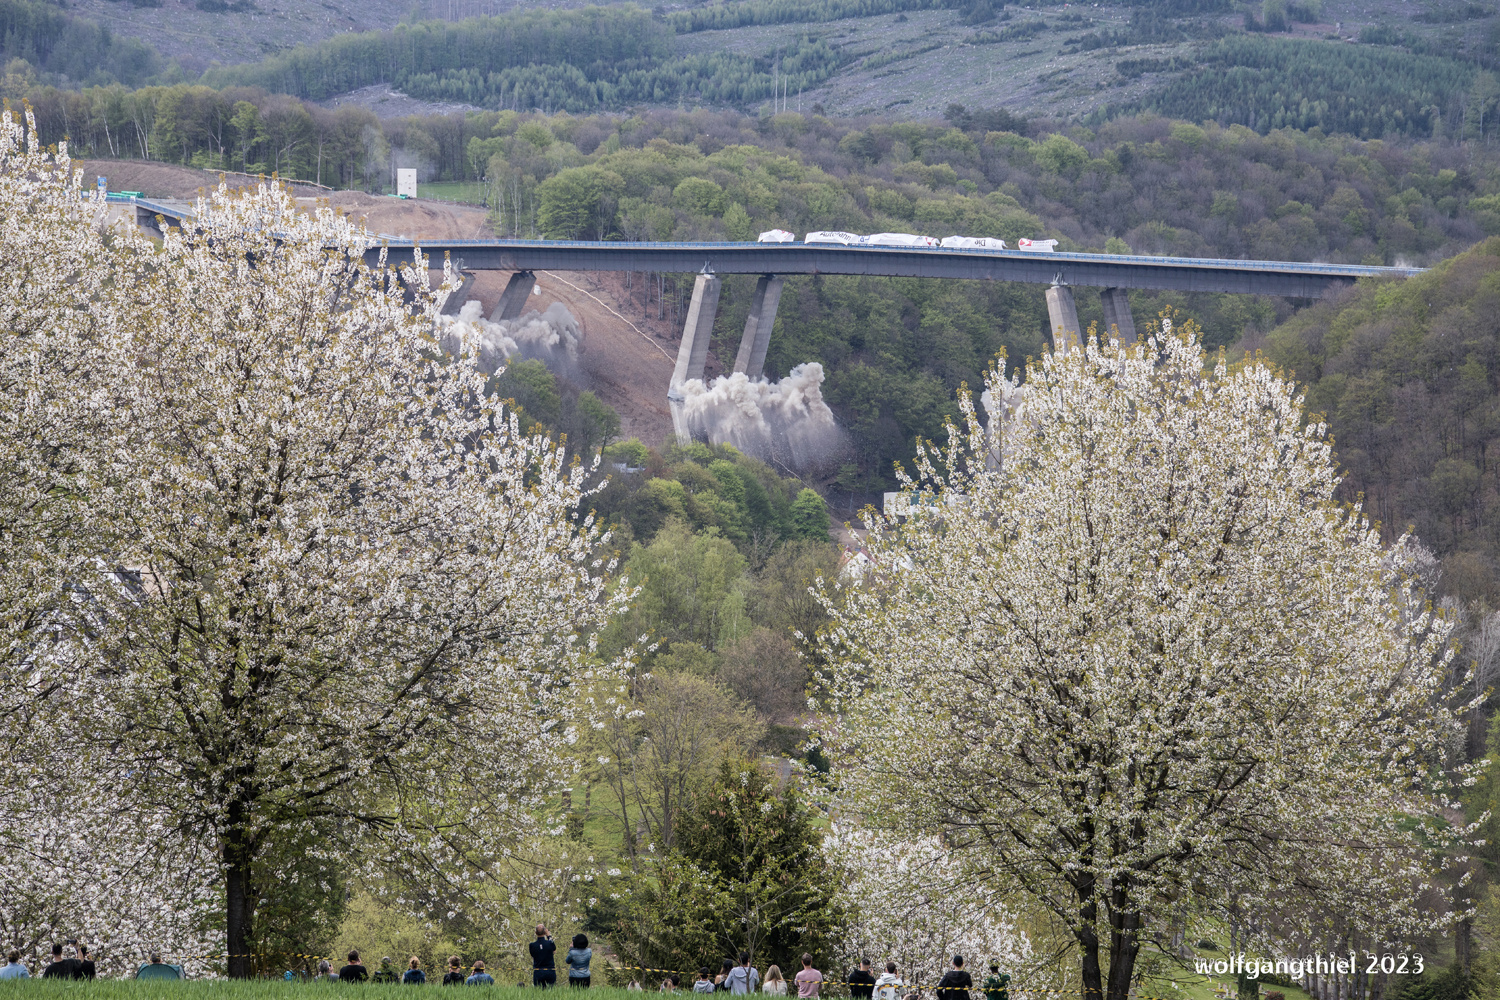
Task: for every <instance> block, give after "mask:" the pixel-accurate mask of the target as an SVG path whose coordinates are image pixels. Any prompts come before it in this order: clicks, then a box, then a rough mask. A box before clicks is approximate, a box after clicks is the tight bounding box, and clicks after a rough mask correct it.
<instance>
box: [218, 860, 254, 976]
mask: <svg viewBox="0 0 1500 1000" xmlns="http://www.w3.org/2000/svg"><path fill="white" fill-rule="evenodd" d="M250 861H251V852H250V850H249V849H248V847H247V846H246V845H245V843H244V842H243V840H241V839H239V838H238V837H234V838H232V839H231V840H230V842H229V843H227V844H225V847H224V868H225V878H224V888H225V914H224V916H225V921H224V923H225V930H226V934H225V944H226V945H227V946H228V951H229V964H228V972H229V978H230V979H249V978H250V976H251V967H252V965H253V961H252V959H251V958H250V940H251V924H252V922H253V921H254V919H255V896H254V893H253V892H252V890H251V885H250Z"/></svg>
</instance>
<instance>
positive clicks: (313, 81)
mask: <svg viewBox="0 0 1500 1000" xmlns="http://www.w3.org/2000/svg"><path fill="white" fill-rule="evenodd" d="M351 2H352V0H319V2H318V3H317V4H316V6H314V5H313V4H312V3H311V2H310V0H276V4H277V6H274V7H271V6H269V3H270V0H265V4H264V6H263V5H262V4H261V3H257V2H255V0H232V2H227V0H133V2H132V4H130V5H126V4H122V3H107V2H104V0H74V2H72V3H69V4H68V5H67V7H68V11H67V13H63V12H62V11H60V10H59V9H58V7H59V6H62V5H61V4H58V5H54V4H53V3H52V2H49V0H0V65H3V66H4V68H5V73H4V76H3V78H0V96H7V97H11V98H15V97H19V96H21V93H19V91H20V90H23V89H24V87H25V86H26V85H28V83H44V84H53V85H59V86H67V87H77V86H79V85H82V84H95V83H109V82H119V83H122V84H126V85H135V84H138V83H140V82H144V81H148V80H149V81H150V82H156V83H165V82H173V81H177V80H190V79H195V78H199V79H201V82H203V83H205V84H208V85H210V86H213V87H216V88H224V87H230V86H251V87H258V88H261V89H263V90H265V91H267V92H268V93H273V94H274V93H280V94H286V95H290V96H294V97H299V98H303V99H307V100H316V101H325V100H330V99H333V98H335V97H340V96H343V95H349V94H351V93H355V94H357V93H358V92H359V91H360V90H362V89H363V88H365V87H370V86H376V85H380V86H384V87H394V88H396V89H398V90H400V91H401V92H402V93H403V94H404V95H405V96H406V97H408V98H411V99H413V100H419V101H426V102H441V103H444V104H461V105H467V106H469V107H474V108H486V109H504V108H509V109H512V110H517V111H530V110H541V111H543V112H553V111H568V112H571V113H574V114H587V113H594V112H599V111H622V110H627V109H640V108H643V107H646V106H658V107H660V106H669V107H682V108H692V107H716V108H724V107H734V108H739V109H750V108H755V109H759V108H762V107H766V108H768V110H772V111H774V110H777V109H787V108H791V107H797V108H798V109H799V110H807V111H812V110H818V109H821V110H822V111H824V112H828V113H833V114H838V115H868V114H879V113H883V112H890V111H893V110H897V109H900V110H899V112H898V113H900V114H902V115H905V116H909V117H917V118H931V117H935V116H936V115H938V114H939V113H941V111H942V109H943V107H944V106H945V105H946V104H947V103H948V102H950V101H952V100H953V99H954V98H955V97H960V98H962V99H963V100H964V101H965V102H966V103H970V104H977V105H980V106H983V107H990V108H1001V107H1003V108H1005V109H1007V110H1008V111H1009V112H1011V113H1014V114H1019V115H1022V116H1029V117H1033V118H1038V117H1039V118H1046V119H1051V120H1055V121H1087V122H1089V123H1090V124H1093V125H1097V124H1099V123H1101V122H1103V121H1105V120H1107V119H1109V118H1113V117H1116V116H1119V115H1121V114H1126V115H1128V114H1132V113H1134V112H1137V111H1140V110H1155V111H1157V112H1160V113H1162V114H1166V115H1169V116H1172V117H1181V118H1187V119H1189V120H1192V121H1197V122H1203V121H1206V120H1210V119H1212V120H1214V121H1217V122H1218V123H1220V124H1222V125H1228V124H1243V125H1247V126H1249V127H1250V128H1252V129H1253V130H1255V131H1258V132H1261V133H1265V132H1268V131H1270V130H1273V129H1276V128H1281V127H1288V126H1289V127H1296V128H1302V129H1310V128H1315V127H1316V128H1321V129H1323V130H1324V131H1326V132H1347V133H1349V134H1352V135H1355V136H1357V137H1359V138H1366V139H1373V138H1388V137H1396V136H1404V137H1420V138H1426V137H1448V138H1453V139H1463V138H1465V137H1468V136H1469V135H1470V133H1475V134H1476V135H1477V136H1478V137H1480V138H1483V136H1484V134H1485V132H1486V127H1485V122H1486V119H1493V117H1494V115H1493V110H1494V108H1495V106H1496V103H1497V101H1500V87H1497V86H1496V83H1495V80H1494V77H1493V75H1492V73H1491V72H1490V71H1492V70H1494V69H1495V68H1496V67H1500V11H1496V10H1494V9H1490V8H1484V7H1480V6H1479V5H1473V4H1470V5H1468V6H1467V7H1464V8H1463V9H1462V12H1461V13H1462V15H1463V19H1461V23H1456V24H1447V23H1437V22H1441V21H1444V17H1442V16H1439V15H1444V14H1445V10H1436V11H1434V10H1427V9H1424V8H1426V7H1428V6H1431V5H1432V4H1433V3H1436V2H1437V0H1420V2H1418V3H1412V4H1410V5H1409V8H1410V9H1407V8H1406V7H1403V8H1402V9H1401V10H1399V11H1397V10H1382V11H1379V12H1361V11H1357V10H1349V9H1343V7H1342V4H1340V5H1339V6H1340V7H1341V10H1340V12H1339V13H1337V14H1335V13H1333V12H1332V10H1330V11H1329V12H1328V13H1326V14H1325V13H1323V12H1322V6H1323V5H1322V4H1321V3H1320V2H1318V0H1304V2H1302V3H1297V4H1291V5H1287V4H1284V3H1279V2H1278V0H1266V3H1265V4H1264V5H1260V4H1257V5H1256V6H1257V7H1262V6H1263V7H1264V10H1265V12H1266V18H1265V19H1264V20H1259V19H1258V17H1259V15H1258V14H1254V12H1252V16H1250V17H1246V18H1244V19H1243V24H1240V23H1238V22H1239V21H1240V18H1239V17H1238V16H1237V12H1239V11H1240V10H1241V9H1240V7H1239V6H1238V5H1237V4H1235V3H1232V2H1230V0H1172V2H1170V3H1155V2H1146V0H1106V2H1104V3H1101V4H1096V5H1091V6H1088V7H1084V6H1083V5H1079V4H1066V3H1062V4H1054V5H1050V6H1049V5H1043V4H1034V5H1027V6H1026V7H1025V8H1022V7H1020V6H1019V5H1009V6H1008V5H1007V4H1006V3H1003V2H997V0H804V2H796V0H721V2H706V0H688V2H683V3H680V4H672V5H663V6H656V7H651V8H650V9H647V8H646V7H645V5H638V4H635V3H630V2H605V3H602V4H600V5H598V6H585V5H583V4H582V3H579V4H578V5H577V6H574V5H573V4H572V2H570V3H568V4H567V5H565V6H566V7H567V8H568V9H562V10H540V9H536V5H527V4H511V5H510V9H509V10H503V9H500V10H498V11H497V8H496V7H495V6H494V5H491V4H488V3H484V4H481V3H478V2H472V0H471V2H466V0H450V2H448V3H447V4H446V6H445V5H444V4H442V3H436V2H433V0H418V3H417V4H416V5H415V6H413V7H410V8H404V9H403V10H401V11H400V12H395V11H394V10H393V7H392V5H394V4H397V2H398V0H379V2H378V3H377V2H374V0H372V2H371V3H366V4H364V5H363V6H362V7H360V9H358V10H356V11H354V12H352V13H350V14H349V15H348V16H347V17H344V16H340V15H341V13H342V12H343V10H344V6H345V5H348V4H350V3H351ZM164 3H165V4H170V5H171V8H170V9H171V10H172V12H171V14H170V15H166V16H164V14H163V13H161V12H157V11H156V9H155V8H158V7H161V6H162V5H163V4H164ZM142 6H144V7H146V8H148V11H149V12H148V11H139V12H137V13H134V14H131V13H127V12H128V11H133V10H136V8H137V7H142ZM1327 6H1329V7H1330V8H1333V7H1334V6H1335V4H1334V3H1332V2H1330V3H1329V4H1328V5H1327ZM1438 6H1439V7H1441V6H1442V4H1441V3H1438ZM376 8H379V11H380V13H373V12H374V11H375V9H376ZM1273 9H1274V10H1273ZM1276 10H1279V11H1281V13H1279V14H1276V16H1271V14H1273V13H1275V11H1276ZM85 12H86V14H85ZM444 13H446V16H447V19H444V16H443V15H444ZM1446 13H1452V12H1451V11H1446ZM402 14H405V15H406V16H405V17H404V18H403V17H402V16H401V15H402ZM87 15H92V16H93V17H95V18H97V19H99V22H98V23H96V22H94V21H90V20H89V19H88V17H87ZM356 15H357V16H356ZM466 15H467V16H466ZM473 15H479V16H473ZM1350 17H1353V18H1355V19H1356V20H1355V21H1354V22H1351V23H1347V24H1346V23H1345V22H1344V20H1343V19H1345V18H1350ZM455 18H457V19H455ZM1289 18H1290V20H1289ZM1323 18H1326V21H1328V22H1333V23H1321V22H1320V19H1323ZM1298 21H1301V22H1308V28H1307V29H1306V30H1303V29H1301V28H1299V26H1298V25H1297V24H1296V23H1294V22H1298ZM351 22H352V23H351ZM102 23H108V24H110V25H113V26H114V28H115V33H114V35H111V33H110V31H107V30H104V29H102V28H101V27H100V26H99V24H102ZM356 24H358V25H359V27H360V28H370V27H372V26H375V25H378V27H375V28H374V30H356V28H355V25H356ZM1293 29H1297V30H1295V31H1294V30H1293ZM127 36H129V40H128V41H121V39H125V38H127ZM190 36H191V37H192V38H194V39H196V44H190V43H188V41H187V40H188V38H189V37H190ZM250 36H254V38H255V41H254V43H253V44H251V43H250V41H249V39H250ZM231 40H232V41H231ZM143 42H144V43H146V44H143ZM151 44H159V45H161V46H163V47H164V48H163V51H166V52H170V53H171V55H172V56H173V57H174V58H175V60H176V61H175V62H174V61H173V60H171V59H166V58H162V57H159V56H158V55H157V54H156V53H155V52H153V51H152V50H151V49H150V48H149V47H148V46H149V45H151ZM207 50H212V51H207ZM230 50H233V51H234V53H236V54H235V55H234V56H233V57H230V56H229V51H230ZM216 60H222V61H223V64H220V62H219V61H216ZM247 60H248V61H247ZM938 65H941V67H942V71H941V72H935V68H936V67H937V66H938ZM205 70H206V72H204V71H205ZM200 73H201V77H200ZM960 81H961V82H960Z"/></svg>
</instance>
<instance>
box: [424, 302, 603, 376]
mask: <svg viewBox="0 0 1500 1000" xmlns="http://www.w3.org/2000/svg"><path fill="white" fill-rule="evenodd" d="M482 310H483V306H481V305H480V303H479V301H478V300H477V299H470V300H469V301H468V302H465V303H464V305H463V308H462V309H460V310H459V311H458V315H457V316H452V317H444V318H443V322H444V323H445V326H444V328H443V331H442V334H441V336H442V344H443V347H444V349H445V350H450V351H451V350H456V349H457V348H458V347H459V345H460V344H463V345H467V346H470V347H473V348H477V349H478V351H479V366H480V368H481V369H482V370H484V371H485V372H488V373H490V374H493V373H494V371H495V369H497V368H499V367H501V366H502V365H504V364H505V361H506V359H507V358H510V357H514V356H517V355H519V356H520V357H523V358H537V359H539V360H541V361H542V362H544V363H545V364H546V365H547V367H548V368H551V369H553V370H554V371H559V372H562V373H564V374H572V373H575V372H576V371H577V370H578V355H579V353H580V352H581V351H582V350H583V329H582V327H580V326H579V325H578V319H577V317H575V316H574V315H573V314H572V313H571V312H569V311H568V307H567V306H565V305H563V304H562V303H561V302H554V303H552V304H551V305H550V306H548V307H547V310H546V311H545V312H540V313H539V312H537V311H536V310H534V309H533V310H532V311H530V312H527V313H525V314H524V315H522V316H520V317H519V318H517V319H512V320H501V321H500V322H498V323H491V322H490V321H489V320H487V319H485V318H484V317H483V316H482V315H481V312H482Z"/></svg>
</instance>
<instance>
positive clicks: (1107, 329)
mask: <svg viewBox="0 0 1500 1000" xmlns="http://www.w3.org/2000/svg"><path fill="white" fill-rule="evenodd" d="M1099 298H1100V300H1101V301H1102V302H1103V303H1104V331H1103V333H1104V340H1105V342H1106V343H1108V342H1109V340H1110V338H1111V337H1113V338H1115V339H1117V340H1119V342H1120V344H1121V345H1122V346H1125V347H1128V346H1129V345H1131V344H1133V343H1135V320H1134V319H1133V318H1132V317H1131V315H1130V296H1129V295H1128V294H1126V292H1125V289H1123V288H1106V289H1104V290H1103V291H1101V292H1100V293H1099Z"/></svg>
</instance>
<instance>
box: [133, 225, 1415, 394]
mask: <svg viewBox="0 0 1500 1000" xmlns="http://www.w3.org/2000/svg"><path fill="white" fill-rule="evenodd" d="M113 200H115V199H114V198H111V201H113ZM131 203H132V204H134V205H135V206H136V214H137V218H138V219H139V221H140V222H141V224H142V225H148V226H152V227H156V226H159V225H160V224H161V223H159V222H158V221H157V217H158V216H160V217H161V220H162V221H163V222H166V223H170V224H173V225H181V223H182V221H183V220H184V219H186V218H189V217H190V216H191V206H190V205H189V204H187V203H184V202H162V201H153V200H146V199H131ZM413 245H414V244H413V242H412V241H410V240H395V239H389V240H385V242H384V247H385V248H387V249H388V250H389V252H390V253H391V254H392V255H393V256H397V257H399V255H404V254H405V253H409V252H410V251H411V248H412V246H413ZM415 245H417V246H420V247H421V248H422V250H423V251H424V252H425V253H427V254H428V256H429V258H430V259H432V260H441V259H442V258H443V256H444V255H445V254H446V255H448V256H450V257H451V258H452V259H453V261H454V263H455V264H456V265H457V266H458V269H459V271H460V272H462V273H465V274H470V275H471V274H472V272H474V271H495V270H498V271H511V272H513V273H512V274H511V277H510V282H509V284H507V286H506V288H505V291H504V293H503V294H502V295H501V296H500V302H499V304H498V305H497V306H496V307H495V310H494V312H493V313H492V314H491V315H490V319H491V320H492V321H495V322H498V321H500V320H509V319H515V318H516V317H518V316H520V315H521V312H522V310H523V308H524V307H525V305H526V301H527V297H528V296H529V294H530V292H531V287H532V284H533V283H534V281H535V277H536V276H535V272H536V271H540V270H547V271H666V272H677V273H687V274H696V275H697V279H696V281H695V282H694V285H693V298H692V302H691V304H690V305H689V306H688V310H687V319H686V322H685V324H684V326H683V331H682V344H681V346H680V347H679V348H678V351H677V366H676V368H675V369H674V370H673V373H672V382H671V386H670V388H669V389H668V391H667V398H668V399H671V400H677V399H681V398H682V392H681V389H682V385H683V384H684V383H685V382H687V381H688V380H690V379H695V378H699V379H701V378H702V377H703V370H704V362H705V361H706V359H707V357H708V341H709V337H710V335H711V334H712V331H713V325H714V316H715V313H716V312H717V310H718V303H719V284H720V279H719V275H722V274H755V275H759V276H760V277H759V280H758V281H757V282H756V283H755V296H754V298H753V299H752V301H751V304H750V315H749V318H748V319H747V320H746V322H745V330H744V333H743V334H742V335H741V338H740V346H739V351H738V353H737V354H736V356H735V362H734V371H736V372H743V373H745V374H746V375H748V376H749V377H751V378H759V377H761V375H762V374H763V373H764V369H765V360H766V350H767V347H768V346H769V344H770V340H771V327H772V326H773V324H774V323H775V322H776V309H777V306H778V305H779V303H780V301H781V289H782V284H783V282H784V281H785V279H786V276H787V275H789V274H853V275H866V276H877V277H905V278H958V279H963V280H969V281H1021V282H1027V283H1031V284H1043V285H1046V286H1047V290H1046V298H1047V314H1048V319H1049V321H1050V324H1051V327H1052V336H1053V343H1054V345H1056V346H1062V345H1063V344H1064V343H1075V344H1076V343H1077V342H1078V341H1079V338H1080V330H1079V323H1078V309H1077V306H1076V303H1075V300H1074V289H1075V288H1079V287H1095V288H1098V289H1099V291H1100V296H1101V299H1102V301H1103V306H1104V322H1105V326H1106V331H1107V332H1114V333H1116V334H1118V336H1119V338H1120V339H1121V340H1122V341H1124V342H1127V343H1133V342H1134V341H1135V339H1136V333H1135V321H1134V319H1133V318H1132V317H1131V315H1130V302H1129V299H1128V297H1127V294H1126V293H1127V292H1128V290H1129V289H1132V288H1143V289H1159V290H1172V291H1184V292H1233V293H1240V294H1246V295H1280V296H1289V297H1295V298H1316V297H1318V296H1321V295H1323V294H1324V293H1325V292H1327V291H1328V290H1330V289H1332V288H1338V287H1341V286H1345V285H1349V284H1352V283H1353V282H1355V281H1357V280H1358V279H1360V278H1374V277H1403V278H1404V277H1408V276H1410V275H1413V274H1417V273H1419V272H1420V271H1421V270H1422V269H1421V268H1407V267H1370V266H1365V265H1360V264H1307V263H1299V262H1295V261H1272V260H1222V259H1212V258H1208V259H1199V258H1192V257H1143V256H1130V255H1119V254H1092V253H1056V252H1052V253H1037V252H1031V251H1025V250H968V249H947V248H941V247H930V248H914V247H885V246H841V245H838V244H822V243H819V244H806V243H621V242H586V241H569V240H427V241H417V243H416V244H415ZM381 249H382V248H381V247H379V246H377V247H371V248H370V249H369V250H366V251H365V260H366V261H367V262H369V263H370V264H372V265H373V264H375V263H376V262H377V261H378V259H379V256H380V253H381ZM468 280H472V278H469V279H466V284H467V281H468ZM463 300H464V295H463V292H462V291H460V293H459V294H458V295H455V296H454V297H453V298H452V299H451V300H450V302H451V304H452V306H453V311H455V312H456V311H457V309H458V307H459V306H460V305H461V304H462V302H463Z"/></svg>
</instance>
